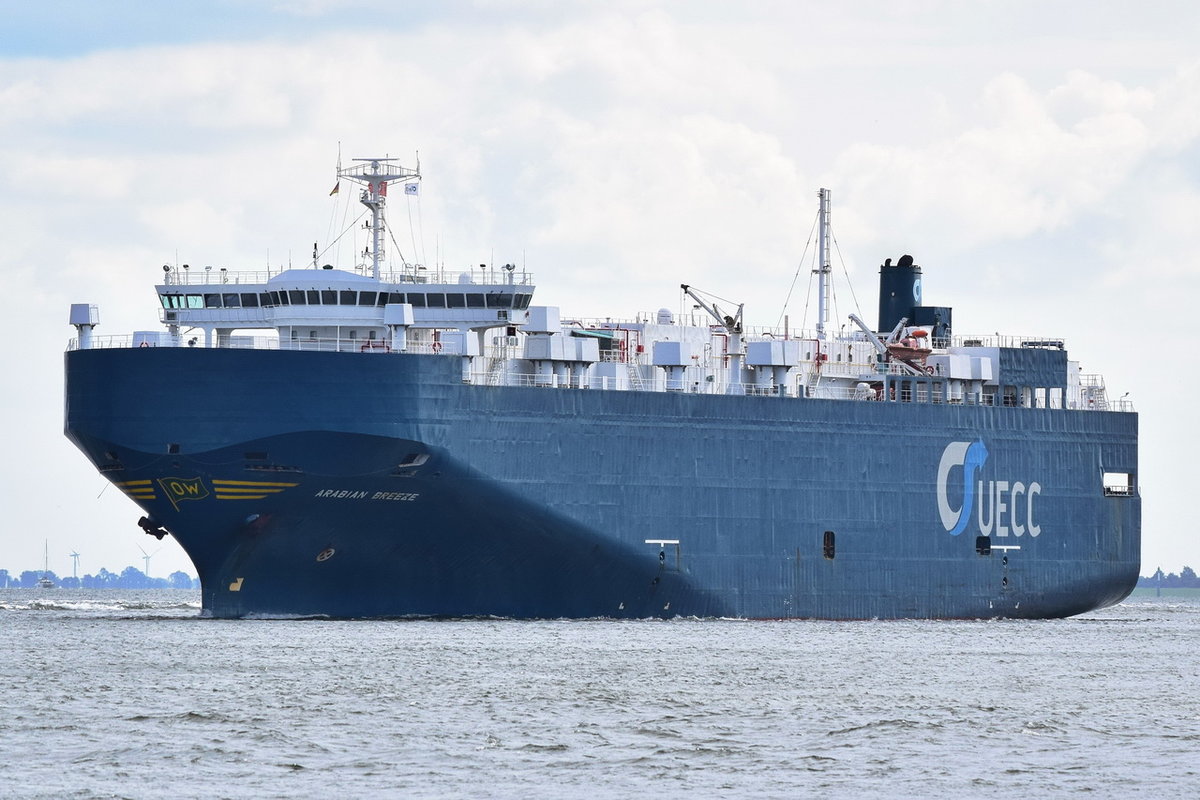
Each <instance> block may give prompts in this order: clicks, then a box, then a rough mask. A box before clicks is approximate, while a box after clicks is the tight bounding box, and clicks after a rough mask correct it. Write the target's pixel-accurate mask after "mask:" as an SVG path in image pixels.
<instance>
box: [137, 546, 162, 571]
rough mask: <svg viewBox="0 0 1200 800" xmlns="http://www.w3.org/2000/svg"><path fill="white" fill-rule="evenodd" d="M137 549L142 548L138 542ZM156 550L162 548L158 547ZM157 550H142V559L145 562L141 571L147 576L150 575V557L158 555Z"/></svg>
mask: <svg viewBox="0 0 1200 800" xmlns="http://www.w3.org/2000/svg"><path fill="white" fill-rule="evenodd" d="M138 550H142V546H141V545H140V544H139V545H138ZM158 550H162V548H161V547H160V548H158ZM158 550H155V551H154V552H153V553H147V552H146V551H145V550H142V560H143V561H145V562H146V569H145V570H144V571H143V574H144V575H145V576H146V577H147V578H149V577H150V559H151V558H153V557H154V556H156V555H158Z"/></svg>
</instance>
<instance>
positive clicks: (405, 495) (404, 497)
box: [371, 492, 420, 503]
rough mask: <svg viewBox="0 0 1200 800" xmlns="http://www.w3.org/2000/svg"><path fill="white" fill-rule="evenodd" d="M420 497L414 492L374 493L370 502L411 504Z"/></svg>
mask: <svg viewBox="0 0 1200 800" xmlns="http://www.w3.org/2000/svg"><path fill="white" fill-rule="evenodd" d="M419 496H420V495H419V494H416V493H414V492H376V493H375V494H373V495H371V499H372V500H399V501H402V502H406V503H411V502H412V501H413V500H416V499H417V498H418V497H419Z"/></svg>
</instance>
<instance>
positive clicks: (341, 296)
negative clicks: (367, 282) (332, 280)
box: [338, 289, 358, 306]
mask: <svg viewBox="0 0 1200 800" xmlns="http://www.w3.org/2000/svg"><path fill="white" fill-rule="evenodd" d="M338 301H339V302H340V303H341V304H342V305H344V306H354V305H358V292H352V291H350V290H348V289H342V290H341V291H340V292H338Z"/></svg>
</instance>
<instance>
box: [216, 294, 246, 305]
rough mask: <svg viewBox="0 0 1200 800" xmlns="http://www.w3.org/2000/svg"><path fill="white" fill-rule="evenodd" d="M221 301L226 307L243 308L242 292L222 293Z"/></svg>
mask: <svg viewBox="0 0 1200 800" xmlns="http://www.w3.org/2000/svg"><path fill="white" fill-rule="evenodd" d="M221 303H222V305H224V306H225V307H226V308H241V307H242V296H241V295H240V294H223V295H221Z"/></svg>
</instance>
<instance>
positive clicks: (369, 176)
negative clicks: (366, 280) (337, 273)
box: [338, 158, 421, 280]
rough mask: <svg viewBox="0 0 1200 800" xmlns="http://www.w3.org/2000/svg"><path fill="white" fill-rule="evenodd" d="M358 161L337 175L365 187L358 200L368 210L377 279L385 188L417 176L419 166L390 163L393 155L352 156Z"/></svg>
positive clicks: (383, 249) (383, 240) (384, 223)
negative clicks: (415, 167)
mask: <svg viewBox="0 0 1200 800" xmlns="http://www.w3.org/2000/svg"><path fill="white" fill-rule="evenodd" d="M353 160H354V161H358V162H360V163H358V164H355V165H354V166H353V167H347V168H346V169H343V170H338V177H339V178H349V179H350V180H352V181H358V182H359V183H361V184H364V185H365V186H366V187H367V188H365V189H363V191H362V194H361V195H359V198H358V199H359V202H361V203H362V204H363V205H364V206H366V207H367V208H369V209H371V276H372V277H373V278H375V279H377V280H378V278H379V265H380V263H382V262H383V260H384V255H385V253H386V252H387V245H386V242H387V235H386V234H387V215H386V213H385V208H386V206H387V187H388V184H389V183H392V182H395V181H404V182H405V183H406V184H407V183H411V182H413V181H416V180H420V179H421V172H420V168H419V167H418V168H417V169H408V168H407V167H401V166H399V165H396V166H393V165H392V162H393V161H395V160H396V159H394V158H356V159H353Z"/></svg>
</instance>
